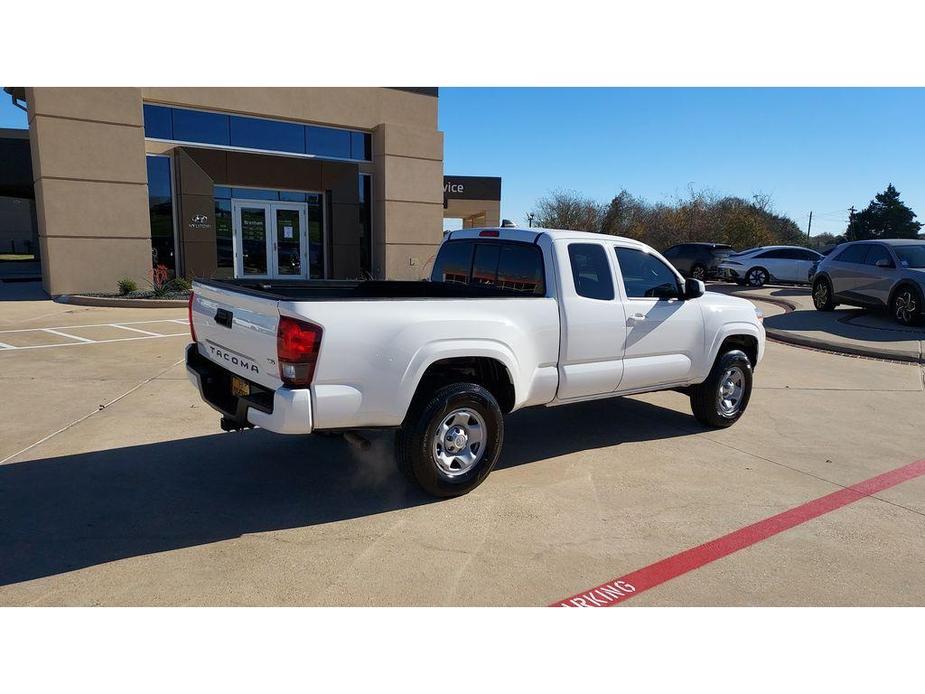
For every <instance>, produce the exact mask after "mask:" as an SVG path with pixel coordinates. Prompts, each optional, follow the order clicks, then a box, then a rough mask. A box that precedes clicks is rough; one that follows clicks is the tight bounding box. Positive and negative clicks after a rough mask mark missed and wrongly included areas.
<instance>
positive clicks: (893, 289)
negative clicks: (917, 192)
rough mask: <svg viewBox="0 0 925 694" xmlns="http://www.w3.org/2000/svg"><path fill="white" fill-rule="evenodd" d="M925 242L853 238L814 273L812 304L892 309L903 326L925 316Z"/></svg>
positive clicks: (823, 307) (822, 307)
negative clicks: (924, 299)
mask: <svg viewBox="0 0 925 694" xmlns="http://www.w3.org/2000/svg"><path fill="white" fill-rule="evenodd" d="M923 296H925V241H917V240H914V239H880V240H877V241H853V242H851V243H846V244H843V245H841V246H839V247H837V248H836V249H835V250H833V251H832V252H831V253H829V255H827V256H826V257H825V258H824V259H823V260H821V261H820V262H819V266H818V267H817V268H816V271H815V274H814V275H813V304H815V306H816V308H817V309H819V310H820V311H831V310H832V309H833V308H835V307H836V306H837V305H838V304H849V305H851V306H860V307H863V308H879V309H883V308H888V309H889V311H890V315H892V316H893V318H895V319H896V320H897V321H898V322H900V323H902V324H903V325H912V324H913V323H916V322H917V321H918V320H919V319H920V318H921V316H922V310H923V307H925V303H923V299H922V297H923Z"/></svg>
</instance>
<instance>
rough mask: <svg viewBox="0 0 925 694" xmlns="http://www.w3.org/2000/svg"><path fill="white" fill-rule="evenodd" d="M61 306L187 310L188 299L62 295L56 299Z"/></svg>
mask: <svg viewBox="0 0 925 694" xmlns="http://www.w3.org/2000/svg"><path fill="white" fill-rule="evenodd" d="M55 301H57V302H58V303H59V304H74V305H75V306H105V307H108V308H186V306H187V304H188V302H187V301H186V299H118V298H116V297H110V296H85V295H83V294H60V295H58V296H56V297H55Z"/></svg>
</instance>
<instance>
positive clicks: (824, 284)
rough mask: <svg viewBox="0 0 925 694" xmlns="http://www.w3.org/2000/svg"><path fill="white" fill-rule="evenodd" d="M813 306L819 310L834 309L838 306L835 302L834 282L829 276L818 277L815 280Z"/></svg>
mask: <svg viewBox="0 0 925 694" xmlns="http://www.w3.org/2000/svg"><path fill="white" fill-rule="evenodd" d="M813 306H815V307H816V310H817V311H832V310H834V309H835V307H836V306H838V304H836V303H835V292H833V291H832V283H831V282H829V279H828V278H827V277H817V278H816V279H815V281H814V282H813Z"/></svg>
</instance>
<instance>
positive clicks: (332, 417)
mask: <svg viewBox="0 0 925 694" xmlns="http://www.w3.org/2000/svg"><path fill="white" fill-rule="evenodd" d="M189 310H190V326H191V331H192V335H193V342H192V344H190V345H189V346H188V348H187V351H186V364H187V371H188V373H189V376H190V379H191V380H192V381H193V383H194V384H195V385H196V387H197V388H198V389H199V392H200V393H201V395H202V397H203V399H204V400H205V401H206V402H207V403H209V404H210V405H211V406H212V407H213V408H215V409H216V410H218V411H219V412H220V413H221V415H222V426H223V428H224V429H227V430H231V429H240V428H244V427H250V426H259V427H263V428H264V429H268V430H270V431H274V432H277V433H280V434H309V433H312V432H350V431H352V430H358V429H372V428H384V427H385V428H396V429H397V436H396V446H395V453H396V457H397V460H398V464H399V467H400V468H401V469H402V470H403V471H404V472H405V473H406V474H408V475H409V476H410V477H411V478H412V479H413V480H415V481H417V483H419V484H420V485H421V486H422V487H423V488H424V489H425V490H426V491H428V492H430V493H431V494H434V495H437V496H457V495H460V494H465V493H466V492H468V491H470V490H471V489H473V488H474V487H476V486H477V485H478V484H480V483H481V482H482V481H483V480H484V479H485V477H486V476H487V475H488V473H489V472H490V471H491V470H492V468H493V467H494V465H495V463H496V462H497V460H498V457H499V455H500V454H501V446H502V441H503V439H504V422H503V415H504V414H505V413H508V412H513V411H514V410H518V409H520V408H522V407H531V406H536V405H545V406H554V405H565V404H569V403H574V402H581V401H585V400H592V399H597V398H608V397H614V396H619V395H627V394H630V393H642V392H646V391H654V390H666V389H677V390H682V391H684V392H686V393H688V394H689V395H690V400H691V407H692V409H693V413H694V416H695V417H696V418H697V419H698V420H699V421H700V422H702V423H703V424H705V425H707V426H712V427H725V426H729V425H731V424H732V423H734V422H735V421H736V420H737V419H738V418H739V417H740V416H741V415H742V413H743V412H744V411H745V408H746V406H747V405H748V400H749V396H750V394H751V388H752V370H753V369H754V368H755V366H756V365H757V364H758V362H759V361H761V358H762V355H763V353H764V343H765V333H764V328H763V326H762V316H761V313H760V311H758V310H757V309H756V308H755V307H754V305H753V304H751V303H750V302H748V301H746V300H744V299H739V298H735V297H729V296H725V295H720V294H712V293H704V285H703V283H702V282H700V281H699V280H694V279H688V280H684V279H683V278H682V277H681V276H680V275H679V274H678V273H677V272H676V271H675V270H674V268H672V266H671V265H670V264H669V263H668V262H666V261H665V259H664V258H662V256H660V255H659V254H658V253H656V252H655V251H653V250H652V249H651V248H649V247H648V246H646V245H644V244H642V243H639V242H637V241H633V240H631V239H624V238H619V237H614V236H605V235H601V234H593V233H582V232H571V231H555V230H547V229H516V228H506V227H502V228H487V229H465V230H462V231H454V232H451V233H449V234H448V235H447V236H446V237H445V239H444V241H443V244H442V245H441V247H440V250H439V252H438V253H437V256H436V259H435V260H434V267H433V273H432V276H431V279H430V281H429V282H401V281H365V282H351V281H346V282H345V281H304V280H302V281H293V280H288V281H286V280H283V281H278V280H263V279H237V280H222V281H218V280H198V281H196V282H194V283H193V295H192V297H191V298H190V309H189ZM615 426H619V423H616V424H615ZM562 435H563V436H568V433H567V432H563V433H562Z"/></svg>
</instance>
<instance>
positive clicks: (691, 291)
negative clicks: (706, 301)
mask: <svg viewBox="0 0 925 694" xmlns="http://www.w3.org/2000/svg"><path fill="white" fill-rule="evenodd" d="M706 290H707V288H706V285H704V283H703V282H701V281H700V280H695V279H694V278H690V279H686V280H684V298H685V299H696V298H697V297H699V296H703V293H704V292H705V291H706Z"/></svg>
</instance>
